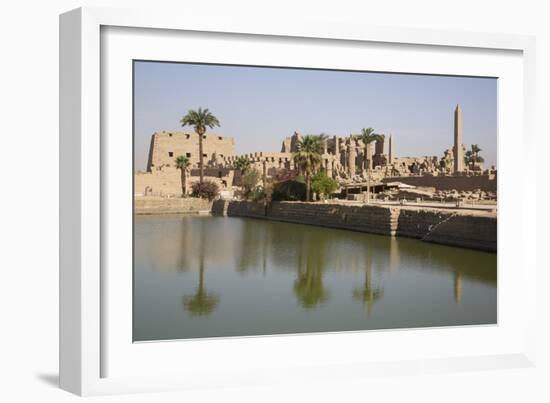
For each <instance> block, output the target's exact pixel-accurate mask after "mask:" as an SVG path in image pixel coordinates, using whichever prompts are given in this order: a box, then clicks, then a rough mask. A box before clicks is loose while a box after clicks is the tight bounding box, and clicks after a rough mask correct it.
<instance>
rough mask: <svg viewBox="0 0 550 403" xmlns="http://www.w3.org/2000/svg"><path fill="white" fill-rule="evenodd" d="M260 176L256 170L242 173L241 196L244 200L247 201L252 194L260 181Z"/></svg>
mask: <svg viewBox="0 0 550 403" xmlns="http://www.w3.org/2000/svg"><path fill="white" fill-rule="evenodd" d="M261 176H262V175H261V174H260V172H259V171H258V170H257V169H253V168H252V169H249V170H248V171H246V172H245V173H244V175H243V176H242V178H241V185H242V196H243V197H244V198H245V199H249V198H250V197H251V195H252V192H253V191H254V189H256V187H257V186H258V182H259V181H260V178H261Z"/></svg>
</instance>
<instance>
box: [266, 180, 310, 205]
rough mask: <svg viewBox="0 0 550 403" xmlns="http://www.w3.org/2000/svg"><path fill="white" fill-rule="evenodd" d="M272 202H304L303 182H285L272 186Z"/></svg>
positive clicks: (304, 188)
mask: <svg viewBox="0 0 550 403" xmlns="http://www.w3.org/2000/svg"><path fill="white" fill-rule="evenodd" d="M272 199H273V201H304V200H305V199H306V184H305V183H304V181H303V180H301V181H300V180H287V181H283V182H277V183H275V184H274V185H273V196H272Z"/></svg>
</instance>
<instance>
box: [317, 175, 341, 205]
mask: <svg viewBox="0 0 550 403" xmlns="http://www.w3.org/2000/svg"><path fill="white" fill-rule="evenodd" d="M337 188H338V183H337V182H336V181H335V180H334V179H332V178H330V177H329V176H328V175H327V174H326V173H325V172H322V171H320V172H317V173H316V174H315V175H314V176H313V178H311V190H313V191H314V192H315V193H317V194H318V195H319V196H320V197H321V199H323V200H324V199H325V198H326V197H328V196H330V195H331V194H332V193H333V192H335V191H336V189H337Z"/></svg>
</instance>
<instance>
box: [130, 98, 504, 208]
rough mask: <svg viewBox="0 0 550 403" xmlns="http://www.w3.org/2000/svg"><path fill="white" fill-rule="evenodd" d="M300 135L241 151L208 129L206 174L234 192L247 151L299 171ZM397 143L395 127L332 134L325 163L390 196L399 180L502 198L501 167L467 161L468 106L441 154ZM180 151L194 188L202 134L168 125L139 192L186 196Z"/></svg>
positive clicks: (346, 180)
mask: <svg viewBox="0 0 550 403" xmlns="http://www.w3.org/2000/svg"><path fill="white" fill-rule="evenodd" d="M300 138H301V135H300V134H299V133H297V132H294V134H293V135H291V136H289V137H286V138H284V139H283V141H282V145H281V150H280V152H255V153H250V154H244V155H235V150H234V149H235V141H234V139H233V138H231V137H225V136H221V135H218V134H215V133H207V134H206V135H204V138H203V157H204V174H205V177H206V178H207V179H209V180H214V181H216V182H217V183H218V184H219V185H220V187H221V189H222V191H225V192H228V193H231V192H232V190H233V188H234V187H238V186H240V172H238V170H235V169H234V164H235V161H236V160H237V158H239V157H242V156H244V157H246V158H247V159H248V160H249V161H250V162H251V165H252V166H253V167H254V168H255V169H257V170H258V171H259V172H261V173H263V175H264V176H266V177H274V178H279V177H281V176H284V174H285V173H289V172H296V167H295V165H294V161H293V158H292V156H293V153H294V152H296V151H297V149H298V142H299V140H300ZM394 148H395V139H394V136H393V135H392V134H391V133H390V134H389V136H388V135H385V134H381V140H380V141H376V142H375V143H373V144H369V145H367V146H365V144H363V142H362V141H361V140H357V139H355V137H354V136H353V135H349V136H337V135H334V136H329V137H326V140H325V142H324V150H323V154H322V167H323V169H324V170H325V172H326V173H327V175H329V176H331V177H332V178H334V179H335V180H337V182H338V183H339V184H340V186H341V188H346V189H348V188H350V187H351V188H353V187H355V188H357V189H359V191H361V190H364V186H366V182H367V180H368V179H370V184H371V186H373V188H372V189H371V190H374V191H375V192H376V191H377V190H380V191H383V192H384V193H383V196H385V197H387V196H388V195H391V194H392V192H391V189H392V188H393V189H394V193H395V189H396V187H395V183H400V184H405V186H407V187H408V189H409V190H408V191H409V192H410V188H412V187H415V188H428V189H430V190H431V197H433V198H435V199H441V200H443V199H445V200H447V199H449V198H451V199H460V198H461V197H462V198H470V196H471V195H473V194H474V193H475V196H473V198H477V199H478V200H480V199H486V198H488V199H492V198H496V170H495V169H494V168H491V169H488V170H484V169H483V167H482V165H481V164H479V163H477V164H473V165H471V166H467V164H465V162H464V155H465V146H464V145H463V144H462V111H461V109H460V107H459V106H458V105H457V107H456V109H455V111H454V142H453V146H452V147H450V148H449V149H447V150H444V151H443V153H442V155H441V156H437V155H433V156H412V157H406V156H405V157H399V156H396V155H395V152H394ZM179 155H184V156H187V157H188V158H189V159H190V161H191V169H190V172H189V175H188V185H189V186H188V188H190V185H191V184H192V183H193V182H196V181H198V177H199V169H198V162H199V138H198V135H197V134H196V133H194V132H166V131H161V132H157V133H155V134H153V136H152V138H151V145H150V149H149V158H148V164H147V171H146V172H137V173H136V175H135V193H136V195H141V196H149V195H152V196H180V195H181V179H180V172H179V170H177V169H176V167H175V159H176V157H177V156H179ZM367 175H369V177H368V178H367ZM398 187H399V186H398ZM402 190H403V189H402ZM403 191H405V192H406V191H407V190H403ZM468 192H469V193H468ZM427 198H428V199H429V198H430V197H427Z"/></svg>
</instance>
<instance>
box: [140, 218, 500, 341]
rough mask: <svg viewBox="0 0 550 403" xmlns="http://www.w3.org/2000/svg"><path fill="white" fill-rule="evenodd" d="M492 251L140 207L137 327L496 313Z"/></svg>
mask: <svg viewBox="0 0 550 403" xmlns="http://www.w3.org/2000/svg"><path fill="white" fill-rule="evenodd" d="M496 265H497V263H496V254H491V253H485V252H477V251H470V250H467V249H460V248H452V247H446V246H439V245H434V244H429V243H424V242H420V241H416V240H411V239H402V238H397V239H395V238H393V239H392V238H391V237H385V236H378V235H369V234H362V233H358V232H351V231H344V230H336V229H328V228H320V227H313V226H306V225H297V224H286V223H278V222H269V221H262V220H254V219H247V218H233V217H210V216H206V217H201V216H175V215H173V216H172V215H171V216H137V217H136V219H135V268H134V270H135V273H134V276H135V279H134V339H135V340H136V341H145V340H166V339H182V338H195V337H215V336H242V335H261V334H280V333H300V332H323V331H340V330H362V329H386V328H402V327H423V326H447V325H470V324H491V323H496V314H497V276H496Z"/></svg>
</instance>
